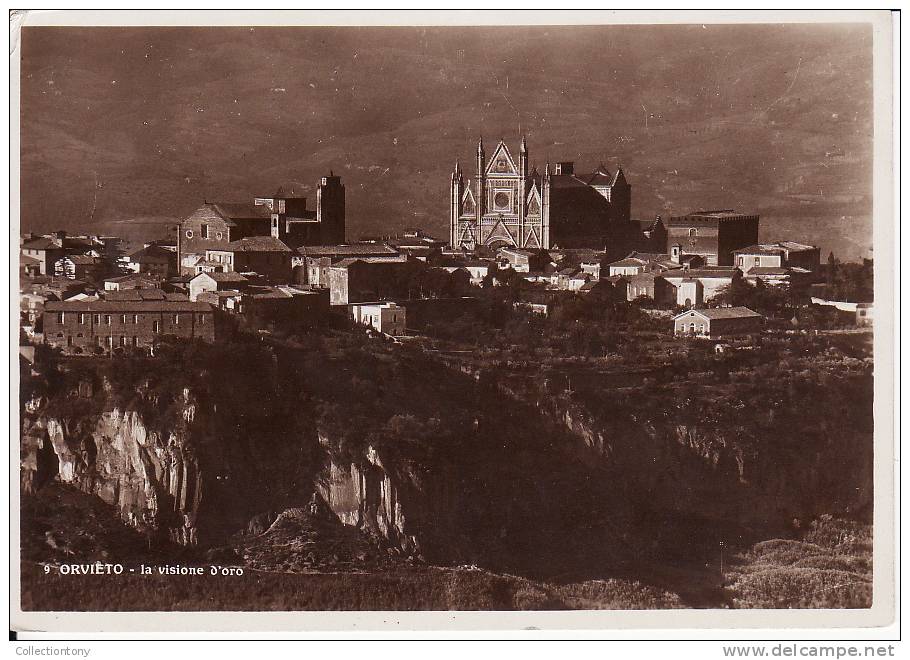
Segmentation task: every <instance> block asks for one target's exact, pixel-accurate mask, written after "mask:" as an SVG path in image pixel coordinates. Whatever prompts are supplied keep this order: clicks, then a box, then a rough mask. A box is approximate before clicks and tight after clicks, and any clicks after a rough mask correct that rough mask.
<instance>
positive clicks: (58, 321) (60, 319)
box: [57, 312, 64, 323]
mask: <svg viewBox="0 0 910 660" xmlns="http://www.w3.org/2000/svg"><path fill="white" fill-rule="evenodd" d="M63 314H64V312H57V323H63Z"/></svg>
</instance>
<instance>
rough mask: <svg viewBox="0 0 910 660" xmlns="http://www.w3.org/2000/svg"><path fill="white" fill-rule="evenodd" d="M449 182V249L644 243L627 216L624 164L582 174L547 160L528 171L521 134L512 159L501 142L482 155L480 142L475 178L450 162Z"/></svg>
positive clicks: (618, 249)
mask: <svg viewBox="0 0 910 660" xmlns="http://www.w3.org/2000/svg"><path fill="white" fill-rule="evenodd" d="M450 186H451V187H450V194H451V200H450V209H449V242H450V245H451V246H452V247H453V248H459V247H463V248H465V249H469V250H474V249H476V248H478V247H480V246H487V247H490V248H492V249H494V250H495V249H498V248H500V247H513V248H524V249H545V250H546V249H550V248H551V247H553V248H555V247H561V248H572V247H591V248H597V249H604V248H606V249H607V250H608V251H610V252H611V254H613V253H615V254H617V255H618V256H621V255H622V254H625V253H626V252H628V251H629V250H630V249H634V248H635V247H636V246H637V245H638V243H639V242H641V241H642V240H643V234H642V231H641V227H640V226H639V224H638V223H637V222H633V221H631V219H630V215H631V204H632V187H631V186H630V185H629V183H628V182H627V181H626V178H625V174H624V173H623V170H622V168H618V169H617V170H616V172H614V173H612V174H611V173H610V172H609V171H608V170H607V168H606V167H604V166H603V165H601V166H599V167H597V168H596V169H595V170H594V171H593V172H590V173H584V174H582V173H576V172H575V165H574V163H572V162H568V161H566V162H559V163H556V164H555V166H554V167H553V168H552V170H551V168H550V164H549V163H547V165H546V167H545V169H544V172H543V174H540V173H538V172H537V170H536V168H535V169H531V168H530V165H529V154H528V145H527V142H526V141H525V139H524V138H522V140H521V146H520V148H519V152H518V160H517V161H516V160H515V159H514V158H513V156H512V153H511V152H510V151H509V148H508V147H507V146H506V144H505V143H504V142H503V141H500V142H499V144H498V145H497V146H496V148H495V149H494V150H493V153H492V155H491V156H490V158H489V160H487V158H486V152H485V151H484V146H483V140H480V142H478V144H477V160H476V173H475V178H474V179H473V181H471V180H466V179H465V176H464V173H463V172H462V171H461V167H460V165H459V164H458V163H456V164H455V170H454V172H453V173H452V176H451V181H450Z"/></svg>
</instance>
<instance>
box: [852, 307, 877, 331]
mask: <svg viewBox="0 0 910 660" xmlns="http://www.w3.org/2000/svg"><path fill="white" fill-rule="evenodd" d="M873 309H874V307H873V305H872V303H856V325H858V326H860V327H866V326H870V327H871V326H872V310H873Z"/></svg>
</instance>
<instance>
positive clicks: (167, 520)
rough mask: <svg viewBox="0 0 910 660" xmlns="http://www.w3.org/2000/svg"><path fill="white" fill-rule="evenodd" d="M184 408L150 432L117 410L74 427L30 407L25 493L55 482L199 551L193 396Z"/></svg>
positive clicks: (199, 480) (37, 405)
mask: <svg viewBox="0 0 910 660" xmlns="http://www.w3.org/2000/svg"><path fill="white" fill-rule="evenodd" d="M182 403H183V406H182V408H181V410H180V415H179V416H178V417H177V418H176V419H169V420H167V421H166V422H164V423H162V424H161V425H160V426H158V427H156V428H154V429H152V428H149V426H148V425H147V424H146V422H145V421H144V420H143V418H142V416H141V415H140V414H139V413H138V412H136V411H124V410H120V409H119V408H116V407H115V408H113V409H111V410H104V411H103V412H101V413H100V414H99V415H97V416H88V417H86V418H81V419H78V420H74V419H68V418H65V417H59V416H56V415H54V414H53V412H50V411H46V410H44V409H43V407H42V404H41V402H40V401H33V402H31V404H30V405H29V406H27V407H26V409H27V411H29V414H28V415H26V418H25V420H24V429H23V434H22V437H23V463H22V483H23V490H24V492H25V493H26V494H28V493H30V492H32V491H33V490H34V488H35V487H36V485H38V484H40V483H42V482H44V481H46V480H47V479H48V478H53V477H56V478H57V479H59V480H60V481H62V482H63V483H67V484H71V485H73V486H76V487H77V488H79V489H80V490H82V491H84V492H87V493H91V494H94V495H97V496H98V497H100V498H101V499H102V500H104V501H105V502H107V503H108V504H111V505H113V506H115V507H116V508H117V510H118V511H119V512H120V515H121V517H122V518H123V520H124V521H125V522H127V523H128V524H130V525H132V526H134V527H136V528H137V529H140V530H143V531H147V532H149V533H161V534H163V535H165V536H166V537H167V538H169V539H170V540H171V541H174V542H176V543H179V544H183V545H195V544H196V543H197V542H198V528H197V518H198V516H199V511H200V505H201V503H202V499H203V492H204V487H203V472H202V470H201V468H200V465H199V459H198V456H197V455H196V453H195V452H194V450H193V447H192V442H191V440H190V437H191V432H192V431H196V429H193V425H194V422H195V418H196V403H195V401H194V400H193V398H192V397H191V395H190V392H189V391H188V390H184V391H183V397H182ZM50 451H52V452H53V458H51V459H50V460H49V458H48V455H49V452H50ZM53 459H56V460H53Z"/></svg>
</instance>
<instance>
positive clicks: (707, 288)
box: [663, 266, 742, 307]
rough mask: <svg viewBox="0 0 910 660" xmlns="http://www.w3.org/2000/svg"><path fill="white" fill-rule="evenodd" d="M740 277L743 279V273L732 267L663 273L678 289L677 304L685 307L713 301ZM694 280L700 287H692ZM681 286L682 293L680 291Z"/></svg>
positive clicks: (686, 269) (689, 269) (690, 269)
mask: <svg viewBox="0 0 910 660" xmlns="http://www.w3.org/2000/svg"><path fill="white" fill-rule="evenodd" d="M738 277H742V273H741V272H740V271H739V269H737V268H733V267H732V266H727V267H724V266H714V267H705V268H683V269H679V270H671V271H667V272H665V273H663V278H664V279H665V280H667V281H668V282H669V283H670V284H672V285H673V286H675V287H676V288H677V295H676V302H677V304H678V305H683V306H685V307H691V306H693V305H701V304H703V303H706V302H708V301H710V300H712V299H713V298H714V297H715V296H717V294H718V293H720V292H721V290H722V289H723V288H724V287H726V286H730V285H731V284H732V283H733V280H734V279H736V278H738ZM693 280H695V281H698V283H699V284H698V286H692V285H691V282H692V281H693ZM684 283H685V285H684V286H683V284H684ZM681 286H682V288H683V290H682V291H680V290H679V289H680V287H681ZM693 296H695V297H693ZM686 301H689V302H686Z"/></svg>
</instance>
